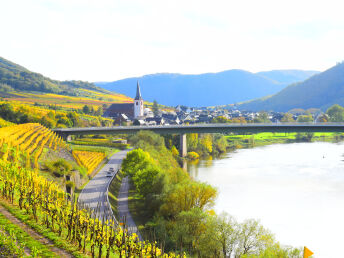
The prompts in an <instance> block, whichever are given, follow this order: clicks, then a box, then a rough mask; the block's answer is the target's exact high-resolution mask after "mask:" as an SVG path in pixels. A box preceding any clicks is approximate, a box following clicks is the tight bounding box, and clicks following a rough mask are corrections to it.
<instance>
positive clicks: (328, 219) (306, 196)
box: [188, 142, 344, 257]
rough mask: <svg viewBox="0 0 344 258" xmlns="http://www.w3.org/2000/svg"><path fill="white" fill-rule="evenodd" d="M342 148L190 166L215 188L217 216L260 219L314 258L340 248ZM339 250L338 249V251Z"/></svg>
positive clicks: (285, 147) (296, 147) (248, 152)
mask: <svg viewBox="0 0 344 258" xmlns="http://www.w3.org/2000/svg"><path fill="white" fill-rule="evenodd" d="M343 154H344V143H320V142H318V143H293V144H278V145H270V146H265V147H258V148H254V149H241V150H237V151H235V152H232V153H228V154H227V155H226V156H225V158H223V159H219V160H213V161H200V162H199V163H198V164H197V165H190V164H189V165H188V170H189V173H190V175H192V176H193V177H195V178H196V179H198V180H200V181H204V182H208V183H209V184H211V185H213V186H215V187H217V189H218V191H219V196H218V199H217V201H216V206H215V210H216V211H217V212H218V213H220V212H222V211H225V212H227V213H229V214H231V215H233V216H234V217H236V218H237V220H239V221H242V220H244V219H248V218H255V219H259V220H260V221H261V223H262V224H263V225H264V226H265V227H266V228H268V229H270V230H271V231H272V232H273V233H274V234H275V236H276V238H277V240H278V241H280V242H281V243H282V244H285V245H292V246H296V247H298V246H304V245H306V246H307V247H308V248H309V249H311V250H312V251H313V252H314V253H315V255H314V256H315V257H344V255H339V256H338V251H339V249H340V247H342V246H343V245H344V236H343V232H344V156H343ZM338 248H339V249H338Z"/></svg>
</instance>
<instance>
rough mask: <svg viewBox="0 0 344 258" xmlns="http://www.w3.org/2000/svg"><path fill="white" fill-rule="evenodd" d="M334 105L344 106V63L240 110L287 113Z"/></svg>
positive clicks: (246, 105) (255, 101)
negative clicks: (294, 109) (299, 109)
mask: <svg viewBox="0 0 344 258" xmlns="http://www.w3.org/2000/svg"><path fill="white" fill-rule="evenodd" d="M333 104H339V105H344V62H342V63H339V64H337V65H336V66H334V67H332V68H330V69H328V70H326V71H325V72H322V73H319V74H316V75H314V76H312V77H311V78H309V79H307V80H305V81H304V82H300V83H295V84H292V85H290V86H288V87H286V88H285V89H283V90H282V91H280V92H278V93H277V94H275V95H273V96H270V97H266V98H261V99H257V100H253V101H250V102H247V103H243V104H241V105H239V108H240V109H246V110H257V111H259V110H273V111H281V112H286V111H288V110H291V109H293V108H302V109H308V108H320V109H322V110H326V109H327V108H328V107H330V106H332V105H333Z"/></svg>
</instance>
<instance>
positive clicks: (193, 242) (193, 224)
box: [172, 207, 207, 253]
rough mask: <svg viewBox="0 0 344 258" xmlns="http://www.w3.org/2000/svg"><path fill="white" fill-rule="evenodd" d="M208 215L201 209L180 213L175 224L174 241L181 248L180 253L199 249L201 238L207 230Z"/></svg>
mask: <svg viewBox="0 0 344 258" xmlns="http://www.w3.org/2000/svg"><path fill="white" fill-rule="evenodd" d="M206 217H207V214H206V213H205V212H203V211H202V210H201V209H200V208H197V207H195V208H192V209H190V210H188V211H182V212H180V213H179V214H178V215H177V217H176V221H175V223H174V227H173V232H172V239H173V240H174V241H175V243H176V248H179V251H180V253H183V249H184V248H186V247H188V249H189V252H190V251H192V250H193V249H196V250H197V249H198V248H199V238H200V236H201V235H202V234H203V232H204V230H205V225H204V223H205V219H206Z"/></svg>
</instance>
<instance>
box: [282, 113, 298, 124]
mask: <svg viewBox="0 0 344 258" xmlns="http://www.w3.org/2000/svg"><path fill="white" fill-rule="evenodd" d="M281 122H283V123H292V122H295V119H294V118H293V115H292V114H290V113H285V114H284V116H283V117H282V119H281Z"/></svg>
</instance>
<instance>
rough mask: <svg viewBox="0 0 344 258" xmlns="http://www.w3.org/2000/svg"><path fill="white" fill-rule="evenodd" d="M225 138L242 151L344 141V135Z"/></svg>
mask: <svg viewBox="0 0 344 258" xmlns="http://www.w3.org/2000/svg"><path fill="white" fill-rule="evenodd" d="M225 137H226V139H227V141H228V144H229V148H230V149H241V148H254V147H259V146H265V145H270V144H277V143H295V142H338V141H340V140H343V139H344V133H258V134H248V135H227V136H225Z"/></svg>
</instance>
